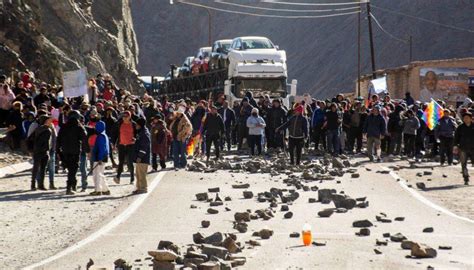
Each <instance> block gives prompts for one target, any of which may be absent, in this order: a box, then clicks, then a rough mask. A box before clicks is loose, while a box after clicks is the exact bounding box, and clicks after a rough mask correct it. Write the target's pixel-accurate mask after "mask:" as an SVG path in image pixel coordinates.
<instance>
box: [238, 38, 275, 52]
mask: <svg viewBox="0 0 474 270" xmlns="http://www.w3.org/2000/svg"><path fill="white" fill-rule="evenodd" d="M242 46H243V49H244V50H254V49H273V44H272V43H271V42H270V40H268V39H248V40H243V41H242Z"/></svg>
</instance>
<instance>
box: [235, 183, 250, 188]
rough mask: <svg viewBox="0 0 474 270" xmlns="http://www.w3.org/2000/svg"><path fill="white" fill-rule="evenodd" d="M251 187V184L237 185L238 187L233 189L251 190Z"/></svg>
mask: <svg viewBox="0 0 474 270" xmlns="http://www.w3.org/2000/svg"><path fill="white" fill-rule="evenodd" d="M249 187H250V184H236V185H232V188H235V189H246V188H249Z"/></svg>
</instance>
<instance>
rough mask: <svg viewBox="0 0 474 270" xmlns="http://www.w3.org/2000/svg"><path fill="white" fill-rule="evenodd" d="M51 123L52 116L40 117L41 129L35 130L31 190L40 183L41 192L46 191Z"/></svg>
mask: <svg viewBox="0 0 474 270" xmlns="http://www.w3.org/2000/svg"><path fill="white" fill-rule="evenodd" d="M51 123H52V119H51V117H50V116H48V115H42V116H40V118H39V119H38V124H39V127H37V128H36V129H35V131H34V134H33V135H32V136H33V137H32V139H33V140H34V145H33V171H32V175H31V190H36V183H38V189H39V190H46V188H45V187H44V177H45V174H46V166H47V165H48V160H49V151H50V149H51V128H50V126H51Z"/></svg>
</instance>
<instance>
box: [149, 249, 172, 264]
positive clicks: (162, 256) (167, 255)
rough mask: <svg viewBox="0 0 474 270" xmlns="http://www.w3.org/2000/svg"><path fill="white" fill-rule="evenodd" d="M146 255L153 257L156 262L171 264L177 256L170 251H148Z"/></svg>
mask: <svg viewBox="0 0 474 270" xmlns="http://www.w3.org/2000/svg"><path fill="white" fill-rule="evenodd" d="M148 255H150V256H151V257H153V259H155V260H156V261H160V262H161V261H167V262H171V261H174V260H176V259H177V258H178V255H177V254H176V253H174V252H173V251H171V250H152V251H148Z"/></svg>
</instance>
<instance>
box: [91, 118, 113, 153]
mask: <svg viewBox="0 0 474 270" xmlns="http://www.w3.org/2000/svg"><path fill="white" fill-rule="evenodd" d="M95 131H96V132H97V138H96V139H95V144H94V148H93V149H92V161H94V162H97V161H103V162H107V157H108V156H109V152H110V149H109V137H108V136H107V134H105V123H104V122H103V121H99V122H97V124H96V125H95Z"/></svg>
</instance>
